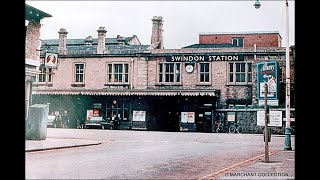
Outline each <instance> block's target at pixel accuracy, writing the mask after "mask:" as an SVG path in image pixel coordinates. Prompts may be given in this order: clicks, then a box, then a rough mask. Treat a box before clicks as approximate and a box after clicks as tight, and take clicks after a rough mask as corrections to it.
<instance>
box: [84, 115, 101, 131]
mask: <svg viewBox="0 0 320 180" xmlns="http://www.w3.org/2000/svg"><path fill="white" fill-rule="evenodd" d="M101 121H103V120H102V117H101V116H93V117H91V118H90V119H89V120H86V121H85V122H84V128H85V129H88V128H98V129H101V128H103V127H102V125H101Z"/></svg>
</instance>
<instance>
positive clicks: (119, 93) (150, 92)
mask: <svg viewBox="0 0 320 180" xmlns="http://www.w3.org/2000/svg"><path fill="white" fill-rule="evenodd" d="M32 93H33V94H43V95H109V96H178V95H179V96H216V97H219V95H220V91H219V90H214V89H210V90H204V89H184V90H153V89H152V90H150V89H148V90H137V89H131V90H126V91H123V90H109V89H108V90H106V89H102V90H36V89H34V90H33V91H32Z"/></svg>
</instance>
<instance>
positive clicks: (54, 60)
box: [44, 52, 58, 68]
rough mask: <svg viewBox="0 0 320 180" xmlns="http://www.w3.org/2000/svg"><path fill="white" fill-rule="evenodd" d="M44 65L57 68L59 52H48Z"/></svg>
mask: <svg viewBox="0 0 320 180" xmlns="http://www.w3.org/2000/svg"><path fill="white" fill-rule="evenodd" d="M44 65H45V66H46V67H53V68H56V67H57V66H58V53H49V52H46V55H45V58H44Z"/></svg>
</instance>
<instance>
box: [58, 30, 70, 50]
mask: <svg viewBox="0 0 320 180" xmlns="http://www.w3.org/2000/svg"><path fill="white" fill-rule="evenodd" d="M58 33H59V46H58V53H59V54H63V55H66V54H67V51H68V49H67V34H68V32H67V29H65V28H61V29H60V31H58Z"/></svg>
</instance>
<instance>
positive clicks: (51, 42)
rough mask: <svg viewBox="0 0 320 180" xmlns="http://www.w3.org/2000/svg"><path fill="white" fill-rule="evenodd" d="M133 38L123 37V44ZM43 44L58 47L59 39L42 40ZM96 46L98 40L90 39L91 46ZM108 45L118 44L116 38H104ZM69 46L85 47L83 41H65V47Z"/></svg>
mask: <svg viewBox="0 0 320 180" xmlns="http://www.w3.org/2000/svg"><path fill="white" fill-rule="evenodd" d="M134 37H135V35H134V36H132V37H124V43H125V44H128V42H129V41H130V40H132V39H133V38H134ZM42 41H43V43H46V44H47V45H49V46H59V39H44V40H42ZM97 44H98V38H92V45H97ZM110 44H118V40H117V38H106V45H110ZM68 45H69V46H71V45H85V39H67V46H68Z"/></svg>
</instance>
